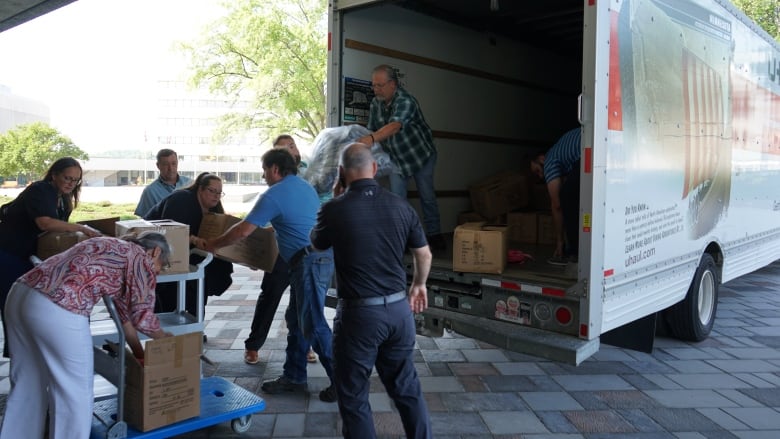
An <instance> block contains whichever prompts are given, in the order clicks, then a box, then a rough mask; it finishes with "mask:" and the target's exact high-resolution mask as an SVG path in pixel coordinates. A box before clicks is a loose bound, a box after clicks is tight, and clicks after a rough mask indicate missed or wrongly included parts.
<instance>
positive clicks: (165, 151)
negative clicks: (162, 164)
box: [157, 148, 179, 162]
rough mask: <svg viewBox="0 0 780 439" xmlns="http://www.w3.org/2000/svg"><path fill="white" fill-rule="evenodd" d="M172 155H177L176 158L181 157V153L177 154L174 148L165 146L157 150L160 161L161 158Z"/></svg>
mask: <svg viewBox="0 0 780 439" xmlns="http://www.w3.org/2000/svg"><path fill="white" fill-rule="evenodd" d="M172 155H175V156H176V158H179V155H178V154H176V151H174V150H172V149H168V148H163V149H161V150H159V151H157V161H158V162H159V161H160V159H161V158H164V157H170V156H172Z"/></svg>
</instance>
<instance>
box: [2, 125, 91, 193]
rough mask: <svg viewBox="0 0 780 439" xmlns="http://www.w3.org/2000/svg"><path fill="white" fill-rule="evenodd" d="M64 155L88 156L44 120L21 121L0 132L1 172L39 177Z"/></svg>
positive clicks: (30, 179) (82, 157)
mask: <svg viewBox="0 0 780 439" xmlns="http://www.w3.org/2000/svg"><path fill="white" fill-rule="evenodd" d="M61 157H73V158H76V159H81V160H87V159H88V158H89V156H88V155H87V153H85V152H84V151H82V150H81V149H80V148H79V147H78V146H76V145H75V144H74V143H73V141H72V140H70V138H68V137H67V136H63V135H62V134H60V132H59V131H57V130H56V129H54V128H52V127H50V126H49V125H47V124H45V123H42V122H34V123H31V124H27V125H19V126H17V127H16V128H13V129H10V130H8V131H7V132H6V133H5V134H2V135H0V175H6V176H25V177H27V181H32V180H37V179H39V178H41V177H43V176H44V175H45V174H46V171H47V170H48V169H49V166H51V164H52V163H54V162H55V161H56V160H57V159H59V158H61Z"/></svg>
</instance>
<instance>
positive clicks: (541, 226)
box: [536, 212, 558, 245]
mask: <svg viewBox="0 0 780 439" xmlns="http://www.w3.org/2000/svg"><path fill="white" fill-rule="evenodd" d="M537 221H538V227H537V229H536V230H537V232H536V242H537V244H544V245H550V244H552V245H555V244H556V243H557V242H558V238H557V234H556V233H555V224H554V223H553V218H552V214H551V213H546V212H545V213H541V212H540V213H538V214H537Z"/></svg>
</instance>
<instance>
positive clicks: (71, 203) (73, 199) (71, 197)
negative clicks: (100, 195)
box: [43, 157, 84, 214]
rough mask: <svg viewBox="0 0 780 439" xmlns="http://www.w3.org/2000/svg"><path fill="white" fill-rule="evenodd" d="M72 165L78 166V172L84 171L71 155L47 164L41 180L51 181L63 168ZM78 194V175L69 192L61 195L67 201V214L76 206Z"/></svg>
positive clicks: (79, 190)
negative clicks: (47, 167)
mask: <svg viewBox="0 0 780 439" xmlns="http://www.w3.org/2000/svg"><path fill="white" fill-rule="evenodd" d="M74 166H75V167H77V168H79V173H81V174H82V175H83V174H84V171H83V170H82V169H81V163H79V161H78V160H76V159H74V158H73V157H62V158H59V159H57V160H56V161H55V162H54V163H52V164H51V166H49V169H48V170H47V171H46V175H44V176H43V181H48V182H52V181H54V177H55V176H57V175H60V174H62V172H63V171H65V169H67V168H71V167H74ZM79 194H81V177H79V182H78V183H76V186H75V187H74V188H73V190H72V191H71V192H70V193H69V194H67V195H63V197H62V198H63V199H64V200H65V202H66V203H67V210H68V213H69V214H70V212H72V211H73V209H75V208H76V207H78V205H79Z"/></svg>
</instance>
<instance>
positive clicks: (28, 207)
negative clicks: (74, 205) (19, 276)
mask: <svg viewBox="0 0 780 439" xmlns="http://www.w3.org/2000/svg"><path fill="white" fill-rule="evenodd" d="M57 197H58V195H57V188H56V187H54V184H53V183H52V182H50V181H43V180H41V181H36V182H35V183H33V184H31V185H29V186H27V187H26V188H25V189H24V190H23V191H22V192H21V193H20V194H19V196H18V197H16V199H14V200H13V201H11V202H10V203H8V204H6V205H4V207H5V213H4V217H3V218H2V219H1V220H0V248H2V249H3V250H5V251H6V252H8V253H10V254H13V255H16V256H18V257H19V258H21V259H24V260H25V261H26V260H27V258H29V257H30V256H31V255H34V254H35V253H37V251H38V248H37V247H38V235H39V234H40V233H41V232H43V230H41V229H39V228H38V225H37V224H36V223H35V219H36V218H39V217H42V216H48V217H50V218H55V219H59V220H62V221H68V218H70V211H68V210H66V209H57ZM62 202H63V204H64V203H65V202H66V198H65V197H64V196H63V197H62Z"/></svg>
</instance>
